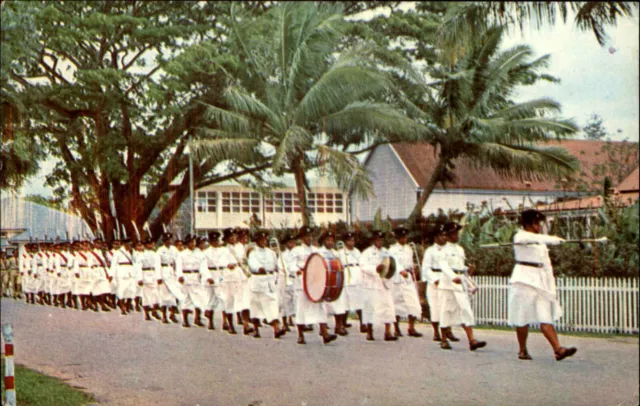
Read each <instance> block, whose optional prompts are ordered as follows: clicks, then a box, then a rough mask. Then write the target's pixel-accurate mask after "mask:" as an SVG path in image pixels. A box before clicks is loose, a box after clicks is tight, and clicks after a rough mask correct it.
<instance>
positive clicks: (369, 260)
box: [360, 231, 398, 341]
mask: <svg viewBox="0 0 640 406" xmlns="http://www.w3.org/2000/svg"><path fill="white" fill-rule="evenodd" d="M383 238H384V233H383V232H382V231H373V232H372V235H371V246H370V247H369V248H367V249H366V250H364V251H363V252H362V256H361V257H360V268H361V269H362V274H363V277H364V287H365V290H366V293H365V294H366V297H365V302H364V305H363V309H362V319H363V323H364V324H366V325H367V329H368V331H367V341H374V338H373V325H374V324H384V340H385V341H396V340H397V339H398V337H396V336H394V335H393V334H391V324H392V323H394V322H395V321H396V312H395V306H394V305H393V291H392V289H393V283H391V281H390V280H387V279H384V280H383V279H382V278H381V277H380V272H382V270H383V265H382V260H383V259H384V258H385V257H386V256H389V255H390V254H389V253H388V252H387V250H385V249H384V248H383V247H382V240H383Z"/></svg>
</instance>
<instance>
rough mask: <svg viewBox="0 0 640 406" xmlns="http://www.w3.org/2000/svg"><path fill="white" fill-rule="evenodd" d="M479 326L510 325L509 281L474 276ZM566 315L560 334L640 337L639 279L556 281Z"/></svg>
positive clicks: (475, 309)
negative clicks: (607, 334)
mask: <svg viewBox="0 0 640 406" xmlns="http://www.w3.org/2000/svg"><path fill="white" fill-rule="evenodd" d="M473 279H474V282H475V283H476V284H477V285H478V287H479V288H480V290H479V291H478V293H476V294H475V295H474V297H473V310H474V314H475V317H476V323H477V324H494V325H504V326H506V325H507V303H508V293H509V278H508V277H503V276H475V277H473ZM556 286H557V287H558V298H559V300H560V304H561V305H562V310H563V316H562V318H561V319H560V320H559V321H558V322H556V323H555V326H556V329H557V330H558V331H583V332H594V333H619V334H638V279H637V278H576V277H566V278H557V279H556Z"/></svg>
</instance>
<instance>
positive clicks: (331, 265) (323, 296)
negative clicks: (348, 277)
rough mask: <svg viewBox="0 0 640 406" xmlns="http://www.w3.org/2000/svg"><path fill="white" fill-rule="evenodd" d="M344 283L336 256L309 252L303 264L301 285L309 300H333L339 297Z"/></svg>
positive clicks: (340, 265) (340, 266)
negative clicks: (327, 256)
mask: <svg viewBox="0 0 640 406" xmlns="http://www.w3.org/2000/svg"><path fill="white" fill-rule="evenodd" d="M343 284H344V272H343V267H342V263H341V262H340V260H339V259H338V258H324V257H323V256H322V255H320V254H317V253H316V254H311V255H310V256H309V258H308V259H307V262H306V263H305V265H304V272H303V274H302V286H303V288H304V293H305V294H306V295H307V298H309V300H310V301H312V302H314V303H318V302H333V301H335V300H337V299H338V298H339V297H340V294H341V293H342V286H343Z"/></svg>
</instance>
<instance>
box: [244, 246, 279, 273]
mask: <svg viewBox="0 0 640 406" xmlns="http://www.w3.org/2000/svg"><path fill="white" fill-rule="evenodd" d="M247 262H248V264H249V269H250V270H251V273H254V274H257V273H258V270H259V269H260V268H264V269H265V271H267V272H275V270H276V253H275V252H273V251H272V250H271V249H269V248H267V247H265V248H260V247H255V248H254V249H252V250H251V252H250V253H249V258H248V260H247Z"/></svg>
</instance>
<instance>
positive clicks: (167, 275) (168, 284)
mask: <svg viewBox="0 0 640 406" xmlns="http://www.w3.org/2000/svg"><path fill="white" fill-rule="evenodd" d="M172 238H173V234H171V233H164V234H163V235H162V241H163V242H162V245H161V246H160V247H159V248H158V249H157V251H156V252H157V254H158V255H159V256H160V266H161V268H162V283H161V284H160V285H159V286H158V304H159V305H160V310H161V311H162V318H163V320H164V319H166V314H167V308H169V312H170V316H169V320H171V321H172V322H174V323H178V319H177V318H176V314H177V313H178V306H177V302H176V300H178V299H179V300H182V289H181V287H180V284H179V283H178V280H177V277H176V270H175V269H176V268H175V260H176V256H177V255H178V249H177V248H176V247H175V246H174V245H173V244H172V243H171V239H172Z"/></svg>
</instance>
